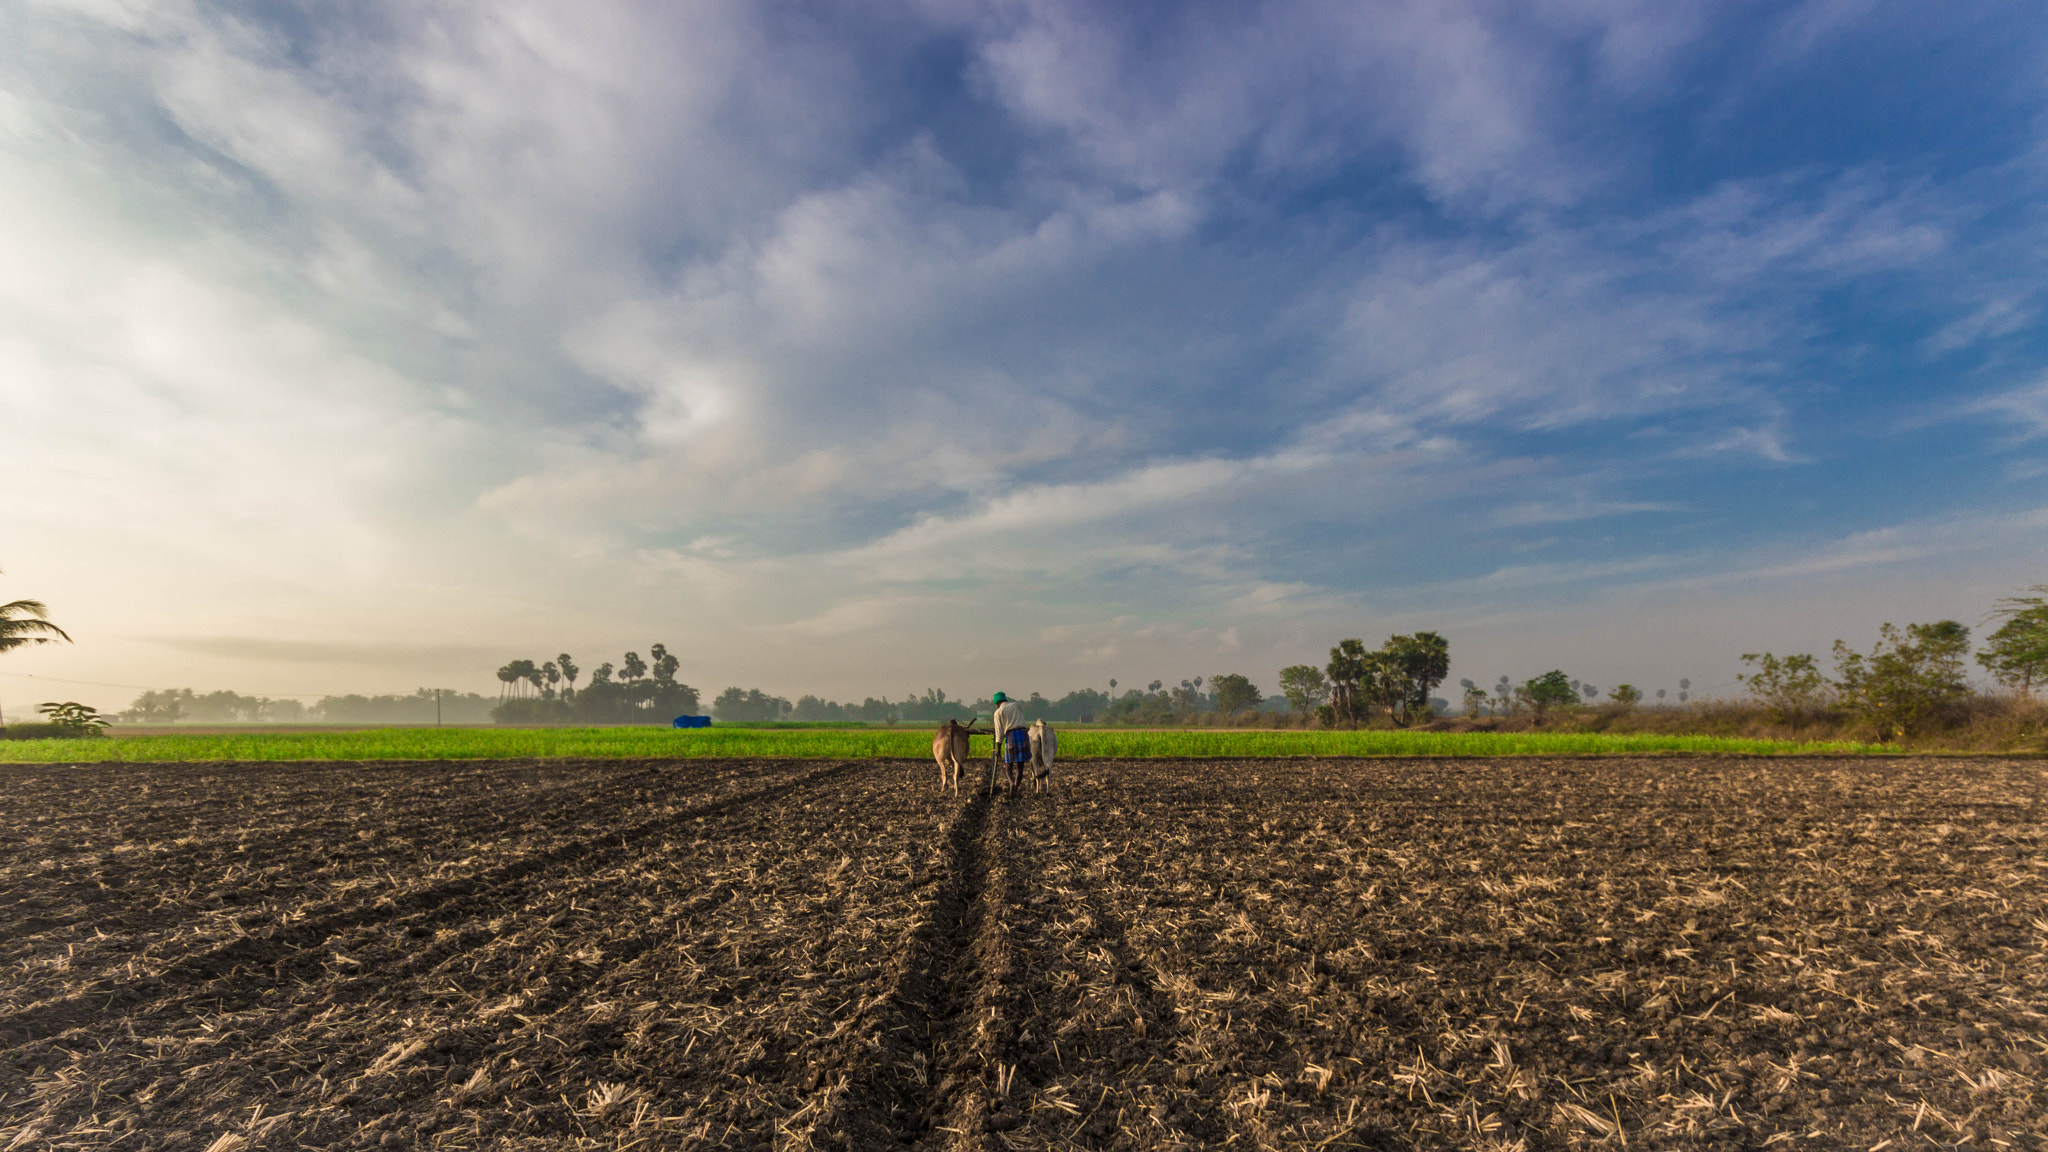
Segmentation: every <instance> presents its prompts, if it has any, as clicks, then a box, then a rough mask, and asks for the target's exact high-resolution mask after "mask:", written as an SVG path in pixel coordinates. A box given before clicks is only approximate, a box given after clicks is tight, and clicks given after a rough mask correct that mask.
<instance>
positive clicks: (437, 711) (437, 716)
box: [434, 688, 441, 728]
mask: <svg viewBox="0 0 2048 1152" xmlns="http://www.w3.org/2000/svg"><path fill="white" fill-rule="evenodd" d="M440 726H441V690H440V689H439V688H436V689H434V727H436V728H439V727H440Z"/></svg>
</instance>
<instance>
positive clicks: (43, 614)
mask: <svg viewBox="0 0 2048 1152" xmlns="http://www.w3.org/2000/svg"><path fill="white" fill-rule="evenodd" d="M59 640H62V641H64V642H65V643H67V644H69V643H70V642H71V637H69V636H66V635H65V634H64V630H63V629H62V628H59V627H57V626H56V625H55V624H52V623H50V610H49V609H48V608H46V607H44V606H43V602H42V601H40V600H16V601H14V602H13V603H11V604H0V652H12V651H14V650H15V649H16V648H20V647H23V646H24V645H28V644H54V643H56V642H57V641H59Z"/></svg>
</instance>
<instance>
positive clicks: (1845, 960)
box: [0, 758, 2048, 1152]
mask: <svg viewBox="0 0 2048 1152" xmlns="http://www.w3.org/2000/svg"><path fill="white" fill-rule="evenodd" d="M1062 768H1063V770H1062V772H1061V773H1060V778H1059V780H1058V784H1057V787H1056V789H1055V792H1054V794H1053V795H1051V796H1037V797H1035V796H1029V795H1026V796H1021V797H1016V798H1009V797H1002V796H997V797H989V796H985V795H979V794H972V790H971V789H970V794H969V795H965V796H963V797H961V798H959V799H952V798H945V799H941V798H940V797H938V796H937V795H935V794H934V792H933V790H932V788H933V777H934V776H935V770H934V769H932V767H931V766H930V765H929V764H928V763H924V764H919V763H913V762H908V761H858V762H843V763H842V762H818V761H773V760H769V761H707V760H690V761H559V760H549V761H485V762H479V761H466V762H461V763H449V762H425V763H390V762H384V763H347V762H336V763H319V764H305V763H279V764H256V763H237V764H203V765H202V764H183V765H180V764H147V765H137V764H96V765H91V766H21V767H7V768H5V769H0V973H4V975H0V1149H31V1148H37V1149H39V1148H47V1147H61V1148H124V1149H127V1148H133V1149H201V1150H204V1149H211V1150H212V1152H234V1150H237V1149H259V1148H260V1149H272V1148H275V1149H285V1148H295V1147H307V1148H323V1149H324V1148H369V1147H400V1148H550V1149H553V1148H648V1149H662V1148H709V1147H726V1148H770V1147H775V1148H786V1147H817V1148H847V1149H866V1148H894V1147H900V1146H912V1147H921V1148H962V1149H964V1148H1075V1147H1078V1148H1130V1149H1165V1148H1180V1147H1223V1146H1231V1147H1239V1148H1246V1149H1252V1148H1301V1149H1325V1148H1347V1147H1348V1148H1375V1149H1396V1148H1496V1149H1508V1148H1525V1149H1531V1150H1534V1149H1562V1148H1623V1147H1629V1148H1659V1147H1669V1148H1730V1149H1735V1148H1766V1147H1787V1148H1791V1147H1796V1148H1824V1149H1833V1148H1842V1149H1849V1148H1854V1149H1870V1148H1872V1147H1873V1146H1881V1147H1889V1148H1916V1147H1954V1146H1957V1145H1959V1144H1961V1145H1975V1146H1977V1147H1981V1148H1987V1149H1988V1148H1995V1147H2010V1148H2034V1149H2048V1141H2044V1139H2043V1137H2042V1135H2041V1133H2042V1132H2043V1131H2044V1130H2048V1090H2044V1087H2043V1085H2044V1079H2048V1016H2044V1015H2043V1005H2044V1004H2048V843H2044V826H2043V817H2044V809H2043V793H2044V782H2048V772H2044V766H2043V764H2042V763H2041V762H2039V761H2024V760H1868V759H1842V760H1828V759H1798V760H1746V759H1732V758H1731V759H1712V758H1696V759H1656V760H1613V759H1603V760H1499V761H1474V760H1447V761H1427V760H1402V761H1334V760H1333V761H1320V762H1318V761H1307V760H1290V761H1274V760H1267V761H1218V760H1203V761H1156V760H1155V761H1123V762H1119V761H1089V762H1083V763H1079V764H1076V765H1073V766H1072V767H1071V770H1069V769H1068V768H1067V766H1062ZM970 775H972V773H970ZM1887 1141H1889V1143H1888V1144H1887V1143H1885V1142H1887Z"/></svg>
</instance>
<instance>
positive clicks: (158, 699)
mask: <svg viewBox="0 0 2048 1152" xmlns="http://www.w3.org/2000/svg"><path fill="white" fill-rule="evenodd" d="M192 701H193V696H192V690H191V689H190V688H166V689H164V690H163V691H161V692H144V693H143V694H142V695H140V696H137V697H136V698H135V702H134V703H133V704H130V705H129V706H128V708H127V710H126V711H124V712H122V713H121V718H122V719H123V720H127V721H130V722H133V723H137V724H175V723H177V722H178V721H179V720H181V719H183V718H184V716H185V711H186V709H187V708H188V707H189V706H190V705H191V704H192Z"/></svg>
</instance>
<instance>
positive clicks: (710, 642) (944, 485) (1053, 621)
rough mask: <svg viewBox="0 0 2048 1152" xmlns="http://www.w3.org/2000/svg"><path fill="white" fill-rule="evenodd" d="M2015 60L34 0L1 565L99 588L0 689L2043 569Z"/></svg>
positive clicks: (1548, 8) (1583, 11)
mask: <svg viewBox="0 0 2048 1152" xmlns="http://www.w3.org/2000/svg"><path fill="white" fill-rule="evenodd" d="M2044 65H2048V24H2044V23H2043V22H2042V21H2041V20H2040V19H2039V13H2038V11H2037V10H2036V9H2035V8H2033V7H2031V6H2025V5H2019V4H2007V3H1981V4H1969V5H1964V6H1960V7H1947V8H1929V7H1926V6H1921V5H1909V4H1903V3H1885V2H1880V0H1868V2H1844V0H1809V2H1806V3H1796V4H1790V5H1781V6H1774V7H1765V6H1741V5H1738V6H1729V5H1710V4H1703V3H1683V2H1680V3H1670V2H1663V3H1641V4H1631V3H1625V2H1620V0H1553V2H1550V3H1538V4H1532V5H1519V6H1503V5H1494V4H1488V3H1481V2H1470V3H1464V2H1449V3H1433V2H1432V3H1422V2H1413V3H1401V2H1392V0H1389V2H1382V3H1364V4H1358V5H1351V6H1334V5H1327V4H1322V3H1319V2H1314V0H1299V2H1288V3H1264V4H1255V5H1243V4H1192V5H1173V6H1155V5H1128V4H1106V3H1082V2H1073V3H1050V2H1047V3H1004V4H980V3H971V2H966V0H958V2H955V0H914V2H912V3H909V4H905V5H901V6H897V7H895V8H892V9H883V10H872V9H865V8H846V7H844V6H805V5H796V6H779V7H763V6H759V5H749V4H738V3H702V4H693V5H688V6H673V5H659V4H629V3H613V4H598V5H589V6H583V7H579V8H576V9H574V10H573V11H572V10H566V9H560V8H556V7H552V6H546V5H527V4H521V3H494V4H476V5H465V4H456V3H449V4H440V5H433V6H419V5H403V4H391V3H383V2H373V3H366V4H361V5H351V6H345V7H324V8H323V7H314V8H310V9H300V8H295V7H289V6H284V5H278V4H273V3H265V2H253V0H252V2H247V3H223V4H212V5H192V4H183V3H176V2H170V3H152V4H129V3H124V2H122V0H76V2H55V0H46V2H37V3H31V4H25V5H16V6H13V7H11V8H8V9H5V10H4V11H0V404H4V406H5V411H6V413H7V415H8V421H7V426H8V432H9V435H8V438H7V442H6V447H5V450H4V451H0V602H5V601H10V600H14V599H20V598H31V599H38V600H42V601H45V602H47V603H48V604H49V606H50V610H51V613H52V618H53V619H54V620H55V621H56V622H57V623H58V624H59V625H61V626H62V627H63V628H64V629H66V630H67V631H68V632H70V633H71V635H72V636H73V637H74V639H75V640H76V641H77V643H76V644H73V645H53V646H44V647H38V648H31V649H25V650H20V651H17V652H14V653H11V654H9V655H7V656H6V657H4V658H0V708H4V709H5V714H6V715H8V716H10V717H20V716H25V715H26V714H27V712H28V711H29V710H30V709H31V708H32V707H33V704H34V703H36V702H38V701H41V700H44V699H52V698H56V699H79V700H83V701H85V702H88V703H92V704H95V705H97V706H100V707H102V708H109V709H111V708H118V707H123V706H125V705H126V704H127V703H128V701H129V700H131V699H132V698H133V697H134V696H135V694H136V692H137V691H139V690H141V689H143V688H154V689H162V688H178V687H191V688H193V689H195V690H198V691H201V692H204V691H210V690H216V689H226V690H232V691H235V692H239V693H242V694H245V695H265V696H272V697H285V696H303V697H316V696H320V695H329V694H332V695H342V694H347V693H363V694H380V693H405V692H410V691H412V690H413V689H414V688H416V687H420V686H440V687H448V688H454V689H458V690H464V691H474V692H480V693H484V694H492V693H495V692H496V690H497V682H496V680H495V679H494V676H493V673H494V672H495V670H496V669H497V668H498V667H499V666H500V665H502V664H504V663H505V662H506V661H508V660H511V659H515V658H530V659H534V660H547V659H551V658H553V657H554V656H555V654H557V653H559V652H563V651H568V652H570V653H572V654H574V655H575V656H576V657H577V659H578V662H579V663H581V664H582V665H583V666H584V667H585V668H586V669H589V668H594V667H596V665H597V664H598V663H600V662H602V661H605V660H610V661H613V662H615V663H616V662H617V660H618V658H619V655H620V654H621V653H623V652H624V651H626V650H628V649H633V650H637V651H639V652H640V653H642V654H643V655H645V654H646V652H647V648H648V646H649V645H650V644H651V643H654V642H657V641H659V642H662V643H665V644H667V645H668V647H669V648H670V649H671V650H672V651H673V652H674V653H675V654H676V655H677V656H678V657H679V658H680V659H681V661H682V664H681V668H680V670H679V671H678V673H677V675H678V678H679V679H681V680H683V681H685V682H687V683H689V684H692V685H694V686H696V687H697V688H699V689H700V690H701V691H703V692H704V693H705V695H706V698H707V699H708V698H709V697H710V696H711V695H713V694H715V693H716V692H718V691H719V690H721V689H722V688H724V687H726V686H729V685H737V686H740V687H743V688H761V689H763V690H764V691H767V692H770V693H772V694H774V695H779V696H785V697H787V698H789V699H792V700H794V699H796V698H797V697H798V696H801V695H804V694H815V695H819V696H823V697H826V698H828V699H836V700H847V699H849V698H852V699H855V700H857V699H859V698H860V697H862V696H864V695H883V694H886V695H888V696H889V697H891V698H892V699H900V698H902V696H904V695H905V694H908V693H915V692H922V691H924V690H925V689H927V688H932V687H937V688H942V689H944V690H945V691H947V692H948V693H949V694H951V695H954V696H964V697H968V698H978V697H980V696H983V695H986V694H987V693H988V692H990V691H992V690H994V689H996V688H1003V689H1005V690H1008V691H1012V692H1029V691H1032V690H1038V691H1042V692H1044V693H1045V694H1047V695H1048V696H1057V695H1059V694H1062V693H1064V692H1067V691H1070V690H1072V689H1074V688H1079V687H1093V688H1098V689H1106V688H1107V686H1108V681H1109V680H1110V679H1111V678H1115V679H1117V680H1118V681H1119V682H1120V684H1121V685H1122V686H1124V687H1131V686H1142V685H1143V684H1145V683H1147V682H1149V681H1151V680H1154V679H1159V680H1164V681H1166V682H1168V683H1177V682H1178V681H1179V680H1181V679H1183V678H1192V677H1194V676H1197V675H1199V676H1204V677H1208V676H1213V675H1215V674H1218V673H1231V672H1237V673H1242V674H1245V675H1248V676H1250V677H1251V678H1252V680H1253V681H1254V682H1255V683H1257V684H1258V685H1259V687H1260V688H1262V689H1263V690H1264V691H1266V692H1267V693H1268V694H1272V693H1274V692H1276V691H1277V689H1278V685H1277V682H1276V673H1277V671H1278V669H1280V668H1281V667H1283V666H1286V665H1290V664H1296V663H1312V664H1317V665H1320V664H1322V663H1323V662H1324V661H1325V659H1326V658H1327V651H1328V649H1329V647H1330V646H1331V645H1332V644H1334V643H1335V642H1337V641H1338V640H1340V639H1343V638H1346V637H1360V638H1363V639H1365V640H1367V641H1368V642H1370V643H1375V644H1376V643H1377V642H1378V641H1380V640H1381V639H1384V638H1385V637H1386V636H1387V635H1388V634H1390V633H1395V632H1412V631H1415V630H1417V629H1433V630H1435V631H1438V632H1441V633H1443V634H1444V635H1446V636H1447V637H1448V638H1449V639H1450V642H1451V654H1452V670H1451V678H1450V681H1449V683H1450V684H1451V685H1455V684H1456V683H1457V681H1458V680H1459V679H1460V678H1470V679H1473V680H1475V681H1479V682H1481V683H1483V684H1490V683H1492V682H1493V681H1494V680H1496V679H1497V678H1498V677H1499V676H1500V675H1502V674H1507V675H1509V676H1512V677H1513V678H1515V679H1516V680H1518V681H1519V680H1522V679H1526V678H1528V677H1531V676H1535V675H1538V674H1540V673H1541V672H1543V671H1546V670H1548V669H1550V668H1561V669H1563V670H1565V671H1566V672H1567V673H1568V674H1570V675H1572V676H1574V677H1578V678H1581V679H1583V680H1585V681H1586V682H1589V683H1592V684H1594V685H1597V686H1599V687H1600V688H1602V689H1603V690H1604V689H1606V688H1609V687H1612V686H1613V685H1615V684H1617V683H1621V682H1629V683H1633V684H1635V685H1637V686H1638V687H1640V688H1643V689H1645V690H1647V691H1654V690H1655V689H1657V688H1660V687H1662V688H1666V689H1668V690H1670V691H1671V692H1672V693H1674V694H1675V693H1676V691H1677V687H1678V681H1679V679H1680V678H1681V677H1687V678H1690V679H1691V681H1692V682H1693V684H1694V686H1695V689H1694V690H1695V692H1701V691H1709V692H1711V691H1720V692H1721V693H1723V694H1726V693H1727V692H1729V691H1731V688H1730V687H1729V686H1730V685H1731V684H1732V681H1733V678H1734V676H1735V674H1736V673H1737V672H1738V671H1740V670H1741V669H1740V665H1739V663H1738V659H1739V656H1740V654H1741V653H1743V652H1751V651H1760V650H1765V649H1769V650H1773V651H1777V652H1780V653H1786V652H1802V651H1804V652H1813V653H1816V654H1820V655H1823V656H1824V655H1825V653H1826V652H1827V649H1828V646H1829V645H1830V644H1831V643H1832V642H1833V641H1834V640H1835V639H1837V638H1840V639H1843V640H1846V641H1848V642H1849V643H1850V644H1851V645H1854V646H1856V647H1858V648H1868V647H1869V645H1870V644H1871V642H1872V641H1873V639H1874V638H1875V636H1876V633H1877V629H1878V626H1879V625H1880V624H1881V623H1884V622H1886V621H1890V622H1894V623H1898V624H1905V623H1907V622H1910V621H1930V620H1936V619H1943V618H1952V619H1957V620H1960V621H1962V622H1964V623H1966V624H1969V625H1971V626H1972V628H1973V629H1975V630H1976V632H1977V633H1978V634H1979V635H1981V633H1982V632H1983V631H1984V629H1983V628H1982V619H1983V616H1984V613H1985V612H1986V611H1987V610H1988V609H1990V608H1991V607H1992V605H1993V603H1994V601H1996V600H1997V599H1998V598H1999V597H2001V596H2007V595H2011V594H2012V593H2013V591H2014V590H2015V589H2016V588H2019V587H2022V586H2025V585H2030V584H2037V583H2043V582H2048V498H2044V493H2043V480H2044V477H2048V460H2044V456H2043V452H2042V449H2043V446H2044V444H2048V339H2044V335H2048V333H2044V326H2043V324H2042V319H2041V314H2042V309H2043V307H2044V303H2048V298H2044V297H2048V282H2044V279H2043V277H2042V275H2041V272H2040V269H2041V268H2042V267H2044V266H2048V215H2044V213H2043V212H2042V211H2041V209H2040V207H2039V206H2040V205H2041V204H2042V203H2044V202H2048V81H2044V80H2043V76H2048V67H2044ZM1973 670H1974V669H1973ZM586 675H587V673H586ZM76 682H97V684H98V685H109V686H107V687H102V686H95V685H94V684H92V683H76ZM116 685H118V686H127V685H134V686H137V687H136V688H129V687H113V686H116ZM46 686H49V687H53V688H56V691H46V690H45V687H46ZM1439 694H1446V693H1442V692H1440V693H1439Z"/></svg>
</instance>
